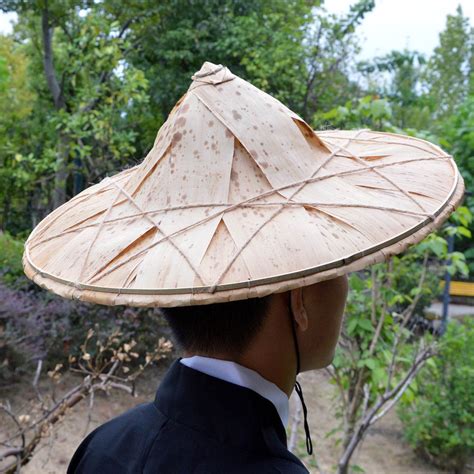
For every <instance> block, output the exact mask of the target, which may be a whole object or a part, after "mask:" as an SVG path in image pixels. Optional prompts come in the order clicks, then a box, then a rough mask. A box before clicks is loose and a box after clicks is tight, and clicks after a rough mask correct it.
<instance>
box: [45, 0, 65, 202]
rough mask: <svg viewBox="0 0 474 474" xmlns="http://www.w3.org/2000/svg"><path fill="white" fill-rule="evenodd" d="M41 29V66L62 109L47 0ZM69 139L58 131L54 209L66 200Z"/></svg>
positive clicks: (63, 106)
mask: <svg viewBox="0 0 474 474" xmlns="http://www.w3.org/2000/svg"><path fill="white" fill-rule="evenodd" d="M41 31H42V36H43V66H44V73H45V76H46V82H47V84H48V88H49V91H50V92H51V95H52V98H53V103H54V108H55V109H56V110H58V111H59V110H62V109H64V108H65V106H66V103H65V101H64V97H63V90H62V88H61V86H60V85H59V82H58V79H57V74H56V70H55V68H54V61H53V27H52V26H51V22H50V18H49V9H48V2H47V1H46V2H45V4H44V8H43V10H42V12H41ZM68 161H69V140H68V138H67V136H66V134H65V132H64V131H63V132H60V134H59V140H58V150H57V157H56V175H55V178H54V192H53V208H54V209H56V208H57V207H59V206H60V205H61V204H64V203H65V202H66V182H67V178H68V174H69V170H68Z"/></svg>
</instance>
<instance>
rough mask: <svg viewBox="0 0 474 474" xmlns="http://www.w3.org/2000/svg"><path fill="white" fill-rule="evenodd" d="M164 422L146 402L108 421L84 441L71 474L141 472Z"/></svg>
mask: <svg viewBox="0 0 474 474" xmlns="http://www.w3.org/2000/svg"><path fill="white" fill-rule="evenodd" d="M164 422H165V420H164V419H163V416H162V415H161V414H160V413H159V412H158V411H157V410H156V408H155V407H154V405H153V403H143V404H141V405H138V406H136V407H134V408H132V409H130V410H128V411H126V412H125V413H123V414H121V415H119V416H117V417H115V418H113V419H111V420H109V421H107V422H106V423H104V424H103V425H101V426H99V427H98V428H96V429H95V430H94V431H92V432H91V433H90V434H89V435H88V436H87V437H86V438H85V439H84V440H83V441H82V442H81V444H80V445H79V447H78V448H77V450H76V452H75V453H74V456H73V457H72V459H71V462H70V463H69V467H68V471H67V472H68V474H72V473H74V474H79V473H81V474H82V473H92V472H101V473H103V474H107V473H109V472H110V473H112V472H113V473H114V474H115V473H117V472H120V473H122V472H123V473H128V472H130V473H131V472H140V470H141V465H142V464H143V462H144V460H145V459H146V456H147V454H148V453H147V450H148V449H149V447H150V446H151V444H152V443H153V440H154V438H155V437H156V435H157V433H158V432H159V430H160V428H161V426H162V425H163V424H164Z"/></svg>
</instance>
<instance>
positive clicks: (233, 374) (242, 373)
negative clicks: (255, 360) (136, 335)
mask: <svg viewBox="0 0 474 474" xmlns="http://www.w3.org/2000/svg"><path fill="white" fill-rule="evenodd" d="M180 362H181V363H182V364H184V365H186V366H187V367H190V368H191V369H195V370H199V371H200V372H204V373H205V374H207V375H211V376H212V377H216V378H218V379H221V380H225V381H226V382H230V383H233V384H236V385H240V386H241V387H246V388H250V389H251V390H253V391H254V392H257V393H258V394H259V395H261V396H262V397H264V398H266V399H267V400H269V401H270V402H272V403H273V405H275V408H276V410H277V412H278V414H279V415H280V418H281V421H282V423H283V426H284V427H286V425H287V423H288V411H289V400H288V397H287V395H286V394H285V392H283V391H282V390H281V389H280V388H278V387H277V386H276V385H275V384H274V383H273V382H270V381H269V380H267V379H265V378H263V377H262V376H261V375H260V374H259V373H258V372H255V370H252V369H249V368H247V367H244V366H243V365H240V364H237V363H236V362H233V361H230V360H221V359H214V358H211V357H202V356H193V357H186V358H183V359H181V360H180Z"/></svg>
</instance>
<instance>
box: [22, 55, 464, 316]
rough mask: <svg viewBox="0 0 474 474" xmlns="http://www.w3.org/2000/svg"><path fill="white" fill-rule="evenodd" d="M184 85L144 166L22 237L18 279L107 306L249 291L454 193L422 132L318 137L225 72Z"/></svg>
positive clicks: (326, 260)
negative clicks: (24, 277) (415, 134)
mask: <svg viewBox="0 0 474 474" xmlns="http://www.w3.org/2000/svg"><path fill="white" fill-rule="evenodd" d="M192 79H193V82H192V83H191V85H190V87H189V89H188V91H187V92H186V93H185V94H184V96H183V97H181V99H180V100H179V101H178V102H177V104H176V105H175V107H174V108H173V110H172V111H171V113H170V115H169V117H168V119H167V121H166V122H165V123H164V125H163V126H162V127H161V128H160V130H159V132H158V135H157V138H156V141H155V144H154V146H153V148H152V150H151V151H150V152H149V154H148V155H147V156H146V158H145V159H144V160H143V162H141V163H140V164H139V165H137V166H134V167H133V168H129V169H125V170H123V171H122V172H120V173H117V174H115V175H114V176H111V177H107V178H105V179H103V180H102V181H101V182H99V183H98V184H95V185H93V186H91V187H89V188H88V189H86V190H84V191H83V192H81V193H80V194H78V195H77V196H75V197H74V198H72V199H71V200H70V201H68V202H67V203H65V204H64V205H62V206H60V207H59V208H57V209H56V210H55V211H53V212H52V213H51V214H49V215H48V216H47V217H46V218H45V219H44V220H43V221H41V222H40V223H39V224H38V226H37V227H36V228H35V229H34V230H33V232H32V233H31V235H30V236H29V238H28V240H27V242H26V244H25V252H24V256H23V265H24V270H25V273H26V275H27V276H28V277H29V278H31V279H32V280H34V281H35V282H36V283H37V284H38V285H40V286H42V287H44V288H46V289H48V290H50V291H53V292H54V293H57V294H59V295H61V296H63V297H66V298H77V299H80V300H84V301H92V302H96V303H99V304H105V305H130V306H161V307H167V306H182V305H194V304H208V303H217V302H225V301H230V300H238V299H245V298H252V297H260V296H264V295H267V294H270V293H274V292H281V291H286V290H289V289H292V288H297V287H301V286H305V285H309V284H312V283H315V282H317V281H321V280H326V279H329V278H334V277H336V276H338V275H342V274H344V273H348V272H350V271H355V270H359V269H362V268H364V267H366V266H368V265H371V264H373V263H376V262H380V261H383V260H385V259H387V258H388V257H389V256H391V255H394V254H398V253H400V252H402V251H403V250H405V249H406V248H407V247H408V246H409V245H412V244H415V243H417V242H419V241H420V240H422V239H423V238H424V237H425V236H426V235H427V234H429V233H430V232H431V231H433V230H434V229H436V228H438V227H439V226H440V225H441V224H442V223H443V222H444V221H445V220H446V219H447V218H448V216H449V215H450V214H451V212H452V211H453V210H454V209H455V208H456V207H457V206H458V205H459V203H460V201H461V199H462V197H463V193H464V182H463V179H462V177H461V175H460V173H459V171H458V169H457V167H456V164H455V162H454V160H453V158H452V157H451V156H449V155H448V154H446V153H445V152H444V151H443V150H441V149H440V148H439V147H438V146H435V145H433V144H431V143H429V142H427V141H424V140H420V139H418V138H413V137H408V136H403V135H397V134H392V133H380V132H372V131H369V130H355V131H354V130H353V131H340V130H336V131H324V132H314V131H313V130H312V129H311V128H310V127H309V125H308V124H307V123H306V122H305V121H304V120H303V119H302V118H300V117H299V116H298V115H297V114H295V113H294V112H292V111H291V110H289V109H288V108H287V107H285V106H284V105H283V104H282V103H281V102H279V101H278V100H276V99H275V98H273V97H272V96H270V95H268V94H266V93H265V92H263V91H261V90H259V89H258V88H256V87H254V86H253V85H252V84H250V83H249V82H247V81H245V80H243V79H241V78H239V77H238V76H236V75H234V74H232V73H231V71H230V70H229V69H228V68H227V67H224V66H222V65H215V64H212V63H210V62H205V63H204V64H203V66H202V68H201V69H200V71H199V72H197V73H196V74H195V75H194V76H192Z"/></svg>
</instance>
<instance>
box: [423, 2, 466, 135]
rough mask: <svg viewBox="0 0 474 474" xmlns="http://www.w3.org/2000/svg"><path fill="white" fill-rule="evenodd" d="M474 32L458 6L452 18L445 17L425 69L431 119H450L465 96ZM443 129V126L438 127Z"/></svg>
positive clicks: (449, 16) (450, 16)
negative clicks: (430, 103) (430, 105)
mask: <svg viewBox="0 0 474 474" xmlns="http://www.w3.org/2000/svg"><path fill="white" fill-rule="evenodd" d="M473 52H474V30H473V29H472V28H471V27H470V25H469V19H468V18H467V17H465V16H464V14H463V11H462V8H461V6H460V5H459V6H458V8H457V10H456V14H455V15H448V16H447V19H446V28H445V30H444V31H442V32H441V33H440V35H439V45H438V46H437V47H436V48H435V50H434V53H433V56H432V57H431V58H430V60H429V63H428V67H427V70H426V81H427V84H428V87H429V96H430V97H431V101H432V107H433V111H434V117H435V118H436V119H437V120H440V121H442V120H443V119H445V118H447V117H449V116H451V115H452V114H453V113H454V112H455V111H456V109H457V107H459V106H460V105H461V104H462V103H463V101H464V100H465V98H466V96H467V92H468V90H469V81H470V77H471V75H472V74H473V71H472V69H471V67H472V57H471V56H472V55H473ZM440 126H441V127H442V123H441V124H440Z"/></svg>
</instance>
